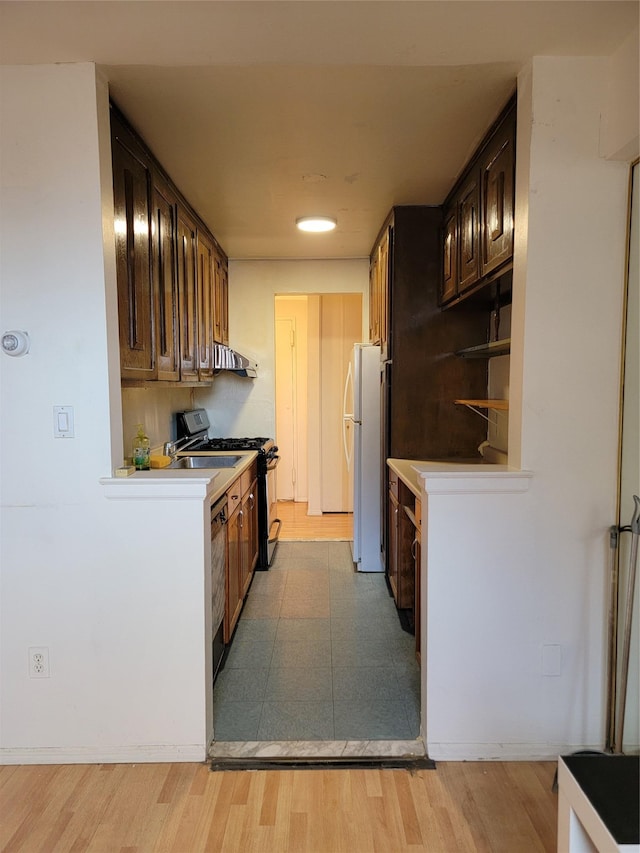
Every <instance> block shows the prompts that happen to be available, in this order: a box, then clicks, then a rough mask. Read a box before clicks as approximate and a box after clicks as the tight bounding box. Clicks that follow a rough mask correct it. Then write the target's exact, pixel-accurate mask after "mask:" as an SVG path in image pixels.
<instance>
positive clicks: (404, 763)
mask: <svg viewBox="0 0 640 853" xmlns="http://www.w3.org/2000/svg"><path fill="white" fill-rule="evenodd" d="M398 769H400V770H402V769H404V770H435V769H436V763H435V761H432V759H430V758H427V756H426V755H418V756H416V755H407V756H402V755H394V756H389V755H384V756H380V757H376V756H362V755H361V756H353V757H345V758H332V757H318V756H314V757H311V758H303V757H297V758H296V757H281V758H250V757H247V758H224V757H221V758H213V759H211V770H212V771H213V772H214V773H215V772H220V771H227V770H398Z"/></svg>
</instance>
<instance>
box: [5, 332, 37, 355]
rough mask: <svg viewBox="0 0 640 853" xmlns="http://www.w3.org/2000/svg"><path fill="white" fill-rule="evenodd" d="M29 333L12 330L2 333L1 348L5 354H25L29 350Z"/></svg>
mask: <svg viewBox="0 0 640 853" xmlns="http://www.w3.org/2000/svg"><path fill="white" fill-rule="evenodd" d="M29 345H30V341H29V335H28V334H27V333H26V332H18V331H15V330H12V331H10V332H4V333H3V335H2V349H3V350H4V352H6V354H7V355H14V356H15V355H26V354H27V353H28V352H29Z"/></svg>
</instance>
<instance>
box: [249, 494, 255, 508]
mask: <svg viewBox="0 0 640 853" xmlns="http://www.w3.org/2000/svg"><path fill="white" fill-rule="evenodd" d="M249 500H250V501H251V509H253V508H254V506H255V505H256V500H255V498H254V497H253V492H251V494H250V495H249Z"/></svg>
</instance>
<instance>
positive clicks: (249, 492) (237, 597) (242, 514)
mask: <svg viewBox="0 0 640 853" xmlns="http://www.w3.org/2000/svg"><path fill="white" fill-rule="evenodd" d="M257 488H258V480H257V470H256V465H255V463H254V464H253V465H251V466H250V467H249V468H248V469H247V470H246V471H245V472H244V473H243V474H242V475H241V476H240V477H238V479H237V480H236V481H235V482H234V483H233V484H232V485H231V486H230V487H229V489H228V490H227V501H228V513H229V521H228V522H227V572H226V583H225V599H226V606H225V614H224V642H225V644H227V643H229V642H230V641H231V638H232V636H233V632H234V630H235V627H236V624H237V622H238V619H239V618H240V613H241V611H242V605H243V603H244V599H245V597H246V595H247V592H248V591H249V587H250V586H251V580H252V578H253V572H254V569H255V567H256V563H257V562H258V503H257Z"/></svg>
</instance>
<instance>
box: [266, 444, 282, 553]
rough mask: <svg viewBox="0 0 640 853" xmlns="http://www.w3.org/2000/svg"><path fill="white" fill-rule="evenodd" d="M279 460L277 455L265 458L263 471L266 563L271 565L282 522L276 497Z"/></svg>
mask: <svg viewBox="0 0 640 853" xmlns="http://www.w3.org/2000/svg"><path fill="white" fill-rule="evenodd" d="M279 462H280V457H279V456H273V457H272V458H271V459H269V460H267V466H266V472H265V497H266V508H267V531H268V536H267V561H268V565H269V566H270V565H271V561H272V559H273V552H274V551H275V549H276V545H277V544H278V536H279V535H280V527H281V525H282V522H281V521H280V519H279V518H277V515H278V502H277V499H276V494H277V492H276V468H277V467H278V463H279Z"/></svg>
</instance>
